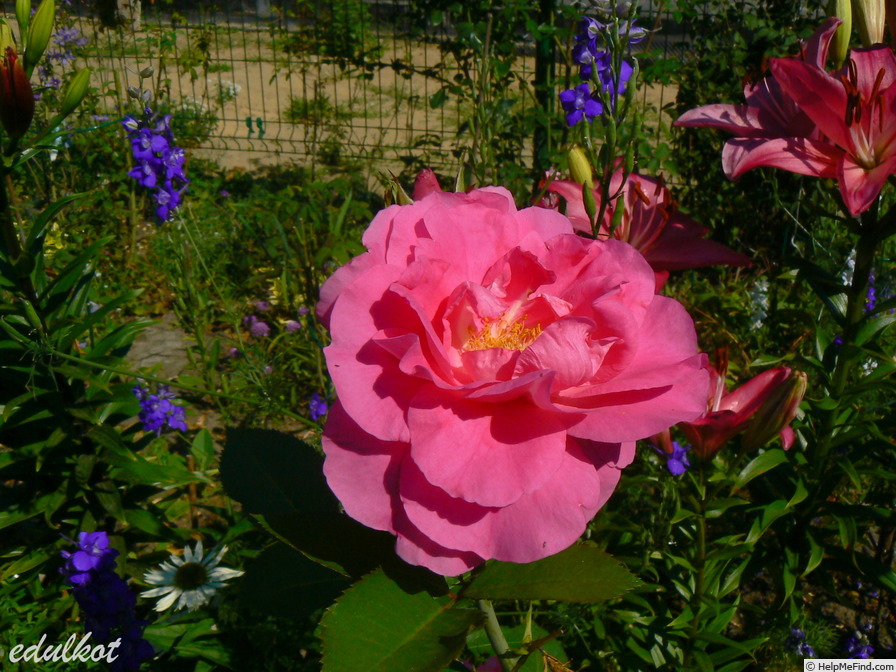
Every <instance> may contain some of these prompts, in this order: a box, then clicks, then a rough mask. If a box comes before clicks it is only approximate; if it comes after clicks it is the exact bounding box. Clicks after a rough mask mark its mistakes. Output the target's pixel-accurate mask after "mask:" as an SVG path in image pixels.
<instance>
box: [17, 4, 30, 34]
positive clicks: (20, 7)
mask: <svg viewBox="0 0 896 672" xmlns="http://www.w3.org/2000/svg"><path fill="white" fill-rule="evenodd" d="M16 21H18V23H19V35H22V36H25V35H27V34H28V23H29V21H31V0H16Z"/></svg>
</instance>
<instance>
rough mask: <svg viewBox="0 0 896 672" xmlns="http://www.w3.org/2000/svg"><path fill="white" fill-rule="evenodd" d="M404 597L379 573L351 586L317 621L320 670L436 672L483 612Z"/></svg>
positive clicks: (424, 595)
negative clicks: (320, 646) (320, 648)
mask: <svg viewBox="0 0 896 672" xmlns="http://www.w3.org/2000/svg"><path fill="white" fill-rule="evenodd" d="M452 604H453V603H452V602H451V601H450V600H449V599H447V598H438V599H433V598H432V597H430V596H429V595H428V594H427V593H425V592H418V593H407V592H405V591H404V590H402V588H401V587H399V585H398V584H397V583H395V582H394V581H392V580H391V579H390V578H389V577H388V576H387V575H386V574H385V573H384V572H383V571H382V570H376V571H375V572H373V573H371V574H368V575H367V576H365V577H364V578H363V579H361V580H360V581H358V582H357V583H355V584H354V585H353V586H352V587H351V588H349V589H348V590H347V591H346V592H345V594H344V595H343V596H342V597H340V598H339V599H338V600H337V601H336V604H335V605H333V607H332V608H330V609H329V610H328V611H327V613H326V614H325V615H324V617H323V620H322V621H321V640H322V641H323V672H357V670H358V664H359V661H363V668H364V670H365V672H395V671H396V670H402V672H439V671H440V670H442V669H444V668H445V666H446V665H448V664H449V663H450V662H451V661H452V660H453V659H454V658H455V657H457V655H458V654H459V653H460V651H461V650H462V649H463V647H464V641H465V639H466V636H467V633H468V632H469V631H470V630H471V628H473V627H475V626H477V625H479V624H480V623H481V622H482V620H483V614H482V612H480V611H479V610H476V609H457V608H454V607H453V606H452Z"/></svg>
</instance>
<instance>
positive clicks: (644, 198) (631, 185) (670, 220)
mask: <svg viewBox="0 0 896 672" xmlns="http://www.w3.org/2000/svg"><path fill="white" fill-rule="evenodd" d="M621 181H622V171H617V172H616V173H614V175H613V177H612V179H611V181H610V192H611V193H615V192H616V191H617V190H618V189H619V187H620V185H621ZM546 188H547V190H548V192H551V193H554V194H557V195H559V196H562V197H563V199H564V200H565V201H566V216H567V217H569V219H570V221H571V222H572V224H573V227H575V228H576V229H577V230H578V231H582V232H584V233H591V224H590V223H589V220H588V214H587V213H586V212H585V205H584V202H583V200H582V185H581V184H578V183H577V182H571V181H568V180H551V181H550V183H549V184H548V185H547V187H546ZM594 198H595V201H597V202H598V203H600V189H599V188H595V190H594ZM620 203H621V204H622V207H623V208H624V209H625V210H624V212H623V215H622V220H621V221H620V222H619V225H618V226H617V227H616V229H615V230H613V232H612V236H613V237H614V238H616V239H618V240H622V241H625V242H627V243H629V244H630V245H632V246H633V247H634V248H636V249H637V250H638V251H639V252H640V253H641V254H642V255H644V258H645V259H647V262H648V263H649V264H650V267H651V268H652V269H653V271H654V273H656V274H657V290H659V289H660V288H661V287H662V286H663V284H664V283H665V281H666V278H668V277H669V271H677V270H682V269H685V268H699V267H701V266H715V265H728V266H749V265H750V260H749V258H747V257H746V256H744V255H743V254H739V253H738V252H735V251H733V250H731V249H729V248H727V247H725V246H724V245H722V244H721V243H716V242H714V241H712V240H705V239H704V238H703V236H705V235H706V234H707V233H709V230H708V229H706V228H704V227H702V226H700V224H698V223H697V222H695V221H694V220H693V219H691V218H690V217H688V216H687V215H684V214H682V213H681V212H679V211H678V209H677V204H676V203H675V201H674V200H673V198H672V194H671V193H670V192H669V190H668V189H667V188H666V187H665V185H664V184H663V181H662V179H654V178H650V177H644V176H643V175H638V174H636V173H632V174H631V175H629V176H628V180H627V181H626V183H625V186H624V188H623V192H622V194H621V195H620V196H619V198H618V199H617V200H616V203H615V204H614V205H613V206H610V207H608V208H607V210H606V214H605V216H604V220H603V222H601V224H600V232H599V235H600V236H603V237H609V236H610V224H611V222H612V221H613V212H614V208H615V207H618V204H620Z"/></svg>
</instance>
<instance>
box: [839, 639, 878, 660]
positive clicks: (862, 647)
mask: <svg viewBox="0 0 896 672" xmlns="http://www.w3.org/2000/svg"><path fill="white" fill-rule="evenodd" d="M843 653H844V655H845V656H846V657H847V658H870V657H871V654H872V653H874V647H873V646H871V645H870V644H863V643H862V641H861V640H860V639H858V638H856V637H850V638H849V639H847V640H846V644H845V645H844V646H843Z"/></svg>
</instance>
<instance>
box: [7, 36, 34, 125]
mask: <svg viewBox="0 0 896 672" xmlns="http://www.w3.org/2000/svg"><path fill="white" fill-rule="evenodd" d="M33 117H34V92H33V91H32V90H31V82H29V81H28V76H27V75H26V74H25V70H24V69H23V68H22V62H21V59H19V57H18V54H16V50H15V49H14V48H13V47H7V48H6V54H5V55H4V57H3V58H2V59H0V123H2V124H3V128H4V129H5V130H6V132H7V133H9V136H10V137H11V138H21V137H22V136H23V135H25V132H26V131H27V130H28V128H29V127H30V126H31V120H32V118H33Z"/></svg>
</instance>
